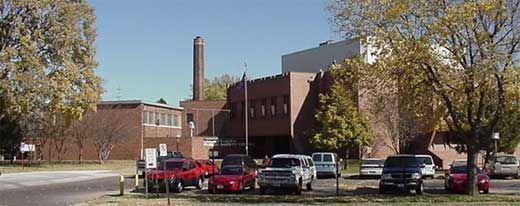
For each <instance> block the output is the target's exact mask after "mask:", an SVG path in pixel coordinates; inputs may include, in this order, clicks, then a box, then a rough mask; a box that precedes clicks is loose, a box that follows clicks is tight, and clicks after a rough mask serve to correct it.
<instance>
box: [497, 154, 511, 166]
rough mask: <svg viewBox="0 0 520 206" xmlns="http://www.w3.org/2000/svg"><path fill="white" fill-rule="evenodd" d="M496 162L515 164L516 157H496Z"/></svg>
mask: <svg viewBox="0 0 520 206" xmlns="http://www.w3.org/2000/svg"><path fill="white" fill-rule="evenodd" d="M497 162H500V164H516V157H515V156H502V157H497Z"/></svg>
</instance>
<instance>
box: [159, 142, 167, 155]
mask: <svg viewBox="0 0 520 206" xmlns="http://www.w3.org/2000/svg"><path fill="white" fill-rule="evenodd" d="M159 156H161V157H166V156H168V149H167V146H166V144H159Z"/></svg>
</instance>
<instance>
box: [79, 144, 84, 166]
mask: <svg viewBox="0 0 520 206" xmlns="http://www.w3.org/2000/svg"><path fill="white" fill-rule="evenodd" d="M78 160H79V164H82V163H83V145H81V146H79V157H78Z"/></svg>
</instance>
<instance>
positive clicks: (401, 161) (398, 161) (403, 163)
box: [385, 157, 419, 167]
mask: <svg viewBox="0 0 520 206" xmlns="http://www.w3.org/2000/svg"><path fill="white" fill-rule="evenodd" d="M418 166H419V162H418V161H417V159H416V158H415V157H389V158H387V159H386V161H385V167H418Z"/></svg>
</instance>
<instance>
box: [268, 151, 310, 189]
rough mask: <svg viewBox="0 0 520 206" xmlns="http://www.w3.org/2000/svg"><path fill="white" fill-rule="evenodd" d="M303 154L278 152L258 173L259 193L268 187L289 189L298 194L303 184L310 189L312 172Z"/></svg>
mask: <svg viewBox="0 0 520 206" xmlns="http://www.w3.org/2000/svg"><path fill="white" fill-rule="evenodd" d="M306 159H307V157H306V156H304V155H291V154H279V155H275V156H273V157H272V158H271V161H270V162H269V165H268V166H267V167H266V168H265V169H263V170H262V171H261V172H260V174H259V175H258V185H259V186H260V194H264V193H265V192H266V190H268V189H290V190H293V191H294V192H295V193H296V194H298V195H300V194H301V193H302V190H303V186H304V185H305V187H306V189H307V190H312V183H313V182H314V180H315V176H314V173H313V171H312V169H310V168H311V166H310V164H308V161H306Z"/></svg>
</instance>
